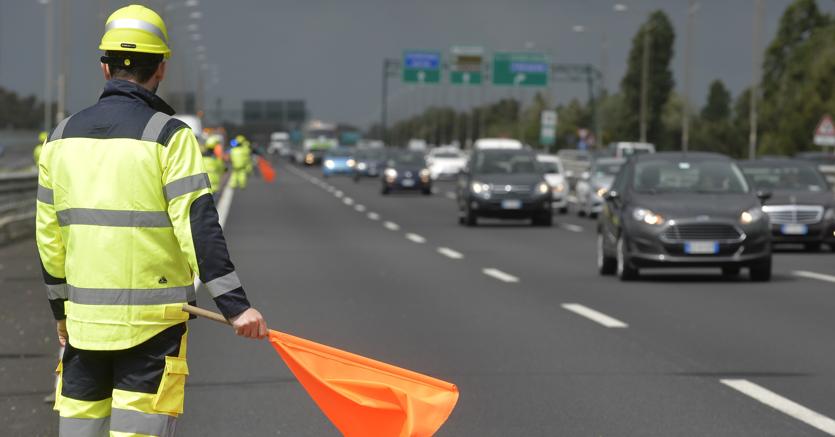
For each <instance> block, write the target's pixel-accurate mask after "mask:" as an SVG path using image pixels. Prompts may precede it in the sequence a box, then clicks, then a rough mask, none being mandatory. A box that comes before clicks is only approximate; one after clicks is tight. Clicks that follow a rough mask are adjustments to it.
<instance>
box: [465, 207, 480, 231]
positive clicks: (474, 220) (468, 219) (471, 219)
mask: <svg viewBox="0 0 835 437" xmlns="http://www.w3.org/2000/svg"><path fill="white" fill-rule="evenodd" d="M466 214H467V215H466V216H464V224H465V225H467V226H469V227H474V226H478V216H476V215H475V213H474V212H473V211H472V210H471V209H469V208H468V209H467V213H466Z"/></svg>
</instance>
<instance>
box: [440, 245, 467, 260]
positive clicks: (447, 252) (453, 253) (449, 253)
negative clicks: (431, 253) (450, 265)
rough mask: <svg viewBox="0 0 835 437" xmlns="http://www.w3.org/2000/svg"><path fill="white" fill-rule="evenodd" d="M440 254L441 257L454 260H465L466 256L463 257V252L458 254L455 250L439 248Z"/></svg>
mask: <svg viewBox="0 0 835 437" xmlns="http://www.w3.org/2000/svg"><path fill="white" fill-rule="evenodd" d="M438 253H440V254H441V255H443V256H445V257H447V258H452V259H461V258H464V255H462V254H461V252H456V251H454V250H452V249H450V248H448V247H439V248H438Z"/></svg>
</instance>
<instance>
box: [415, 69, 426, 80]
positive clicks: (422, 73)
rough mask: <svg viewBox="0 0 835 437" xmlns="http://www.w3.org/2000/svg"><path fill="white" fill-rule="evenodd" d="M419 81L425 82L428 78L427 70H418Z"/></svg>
mask: <svg viewBox="0 0 835 437" xmlns="http://www.w3.org/2000/svg"><path fill="white" fill-rule="evenodd" d="M417 78H418V82H423V81H424V80H425V79H426V72H425V71H418V72H417Z"/></svg>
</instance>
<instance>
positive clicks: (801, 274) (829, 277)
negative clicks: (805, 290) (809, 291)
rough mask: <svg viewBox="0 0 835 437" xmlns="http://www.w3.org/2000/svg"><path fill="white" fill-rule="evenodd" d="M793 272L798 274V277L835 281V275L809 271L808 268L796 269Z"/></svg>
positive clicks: (795, 274)
mask: <svg viewBox="0 0 835 437" xmlns="http://www.w3.org/2000/svg"><path fill="white" fill-rule="evenodd" d="M792 274H793V275H794V276H797V277H798V278H806V279H817V280H818V281H824V282H833V283H835V276H832V275H825V274H823V273H815V272H809V271H806V270H795V271H794V272H792Z"/></svg>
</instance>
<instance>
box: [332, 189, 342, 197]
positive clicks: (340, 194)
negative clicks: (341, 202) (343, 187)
mask: <svg viewBox="0 0 835 437" xmlns="http://www.w3.org/2000/svg"><path fill="white" fill-rule="evenodd" d="M343 194H344V193H343V192H342V191H339V190H337V191H335V192H334V193H333V195H334V196H336V197H342V195H343Z"/></svg>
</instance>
